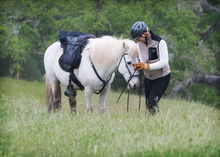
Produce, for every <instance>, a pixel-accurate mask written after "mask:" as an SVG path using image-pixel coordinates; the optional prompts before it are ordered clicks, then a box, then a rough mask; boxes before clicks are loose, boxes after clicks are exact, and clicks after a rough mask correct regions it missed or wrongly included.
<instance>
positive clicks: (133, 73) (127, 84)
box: [116, 70, 136, 105]
mask: <svg viewBox="0 0 220 157" xmlns="http://www.w3.org/2000/svg"><path fill="white" fill-rule="evenodd" d="M135 72H136V70H134V73H133V74H132V75H131V77H130V78H129V80H128V82H127V84H126V86H125V87H124V89H123V90H122V92H121V94H120V95H119V97H118V99H117V101H116V105H117V104H118V101H119V99H120V98H121V96H122V94H123V93H124V91H125V89H126V87H127V86H128V84H129V82H130V81H131V79H132V78H133V76H134V74H135Z"/></svg>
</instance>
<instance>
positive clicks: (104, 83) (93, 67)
mask: <svg viewBox="0 0 220 157" xmlns="http://www.w3.org/2000/svg"><path fill="white" fill-rule="evenodd" d="M125 55H128V53H123V55H122V56H121V58H120V60H119V62H118V65H117V67H119V65H120V64H121V61H122V58H123V59H124V62H125V66H126V68H127V70H128V72H129V74H130V78H129V81H128V83H129V82H130V80H131V79H132V77H133V76H138V75H134V74H135V72H136V70H135V71H134V73H133V74H132V73H131V71H130V69H129V68H128V65H127V63H126V59H125ZM89 61H90V63H91V65H92V69H93V70H94V72H95V74H96V76H97V77H98V78H99V80H100V81H101V82H102V83H103V87H102V89H100V90H99V91H96V92H95V94H100V93H101V92H102V91H103V89H104V88H105V86H106V84H107V83H108V82H109V81H110V80H111V78H112V75H111V76H110V77H109V78H108V80H107V81H105V80H103V79H102V78H101V76H100V75H99V73H98V72H97V70H96V68H95V65H94V63H93V61H92V59H91V58H90V56H89ZM128 83H127V85H128ZM127 85H126V86H127Z"/></svg>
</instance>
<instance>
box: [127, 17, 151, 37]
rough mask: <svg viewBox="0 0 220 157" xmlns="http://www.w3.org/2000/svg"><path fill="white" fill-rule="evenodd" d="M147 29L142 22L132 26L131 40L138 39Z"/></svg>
mask: <svg viewBox="0 0 220 157" xmlns="http://www.w3.org/2000/svg"><path fill="white" fill-rule="evenodd" d="M147 30H148V28H147V25H146V24H145V23H144V21H138V22H136V23H134V24H133V26H132V27H131V31H130V34H131V38H132V39H133V40H136V39H137V38H138V37H140V36H141V35H142V34H143V33H144V32H147Z"/></svg>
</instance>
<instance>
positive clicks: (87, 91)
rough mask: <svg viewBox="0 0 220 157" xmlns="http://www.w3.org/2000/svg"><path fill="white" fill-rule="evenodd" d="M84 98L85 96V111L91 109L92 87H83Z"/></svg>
mask: <svg viewBox="0 0 220 157" xmlns="http://www.w3.org/2000/svg"><path fill="white" fill-rule="evenodd" d="M85 98H86V110H87V112H89V111H91V112H92V111H93V106H92V89H91V88H89V87H86V88H85Z"/></svg>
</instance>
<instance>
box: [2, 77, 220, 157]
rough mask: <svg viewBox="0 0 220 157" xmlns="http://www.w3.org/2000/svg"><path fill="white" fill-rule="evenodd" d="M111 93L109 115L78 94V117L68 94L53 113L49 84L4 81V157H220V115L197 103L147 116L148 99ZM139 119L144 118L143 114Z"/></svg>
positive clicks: (168, 103)
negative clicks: (47, 96)
mask: <svg viewBox="0 0 220 157" xmlns="http://www.w3.org/2000/svg"><path fill="white" fill-rule="evenodd" d="M118 96H119V93H113V92H110V93H109V96H108V98H107V102H106V113H105V114H103V115H101V114H99V112H98V102H99V100H98V99H99V96H98V95H94V96H93V105H94V112H93V113H86V112H85V100H84V93H83V92H78V95H77V100H78V104H77V115H73V114H70V108H69V105H68V100H67V99H66V98H65V96H63V102H62V108H61V110H60V111H59V112H56V113H52V114H50V115H49V114H48V113H47V111H46V106H45V100H44V99H45V87H44V84H43V83H39V82H27V81H22V80H15V79H10V78H0V119H1V130H0V141H1V142H0V144H1V145H0V156H59V157H60V156H64V157H65V156H108V157H109V156H132V157H133V156H173V157H176V156H184V157H188V156H196V157H197V156H213V157H216V156H220V111H219V110H216V109H214V108H211V107H209V106H205V105H202V104H200V103H197V102H187V101H185V100H167V99H162V100H161V102H160V104H159V105H160V109H161V111H162V113H161V114H158V115H156V116H148V115H145V111H144V97H142V106H141V112H140V113H138V96H137V95H131V96H130V110H129V113H127V112H126V99H127V97H126V95H123V96H122V97H121V99H120V101H119V104H118V105H116V104H115V102H116V100H117V98H118ZM138 115H139V116H138Z"/></svg>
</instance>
